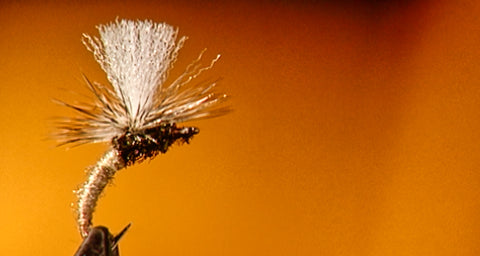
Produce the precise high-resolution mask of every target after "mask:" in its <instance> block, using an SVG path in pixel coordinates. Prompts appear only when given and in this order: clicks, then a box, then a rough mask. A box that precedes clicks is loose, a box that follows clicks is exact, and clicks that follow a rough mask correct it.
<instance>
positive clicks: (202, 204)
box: [0, 0, 480, 256]
mask: <svg viewBox="0 0 480 256" xmlns="http://www.w3.org/2000/svg"><path fill="white" fill-rule="evenodd" d="M117 17H118V18H128V19H152V20H154V21H157V22H163V21H165V22H167V23H169V24H171V25H174V26H176V27H178V28H179V35H181V36H182V35H186V36H188V37H189V39H188V41H187V42H186V44H185V46H184V48H183V49H182V50H181V52H180V56H179V60H178V62H177V63H176V64H175V68H174V70H173V71H172V72H171V79H173V78H174V77H175V76H176V75H178V74H180V73H181V72H182V71H183V69H184V67H185V66H186V65H187V64H189V63H190V62H191V61H192V60H193V59H194V58H196V57H197V55H198V53H199V52H200V51H201V50H202V49H204V48H208V51H207V53H206V56H205V60H206V62H205V63H208V60H209V59H210V58H214V57H215V56H216V54H218V53H220V54H222V58H221V60H220V61H219V62H218V63H217V64H216V65H215V67H214V69H212V70H211V71H209V72H207V73H205V74H204V75H203V76H202V78H203V79H208V78H218V77H220V78H222V82H221V85H220V87H219V88H220V90H221V91H224V92H226V93H228V94H229V95H231V100H230V101H229V104H230V105H231V106H232V108H233V109H234V111H233V112H232V113H230V114H228V115H226V116H223V117H220V118H216V119H210V120H202V121H198V122H195V123H192V124H189V125H195V126H198V127H199V128H200V130H201V133H200V134H199V135H197V136H196V137H195V138H194V140H193V141H192V143H191V144H190V145H185V146H177V147H173V148H172V149H171V150H170V151H169V152H168V153H167V154H165V155H160V156H158V157H157V158H155V159H153V160H152V161H146V162H144V163H142V164H139V165H135V166H133V167H129V168H127V169H124V170H121V171H120V172H118V173H117V175H116V178H115V180H114V182H113V184H112V185H111V186H109V187H108V188H107V189H106V193H105V194H104V196H103V197H102V198H101V199H100V201H99V205H98V207H97V211H96V213H95V215H94V219H93V221H94V224H96V225H106V226H107V227H109V228H110V230H111V231H112V232H113V233H117V232H119V231H120V230H121V229H122V228H123V227H124V226H125V225H126V224H128V223H130V222H131V223H132V227H131V229H130V230H129V232H128V233H127V234H126V235H125V236H124V238H123V239H122V241H121V243H120V255H125V256H128V255H480V173H479V167H480V143H479V142H480V72H479V70H480V50H479V49H480V2H478V1H473V0H472V1H446V0H443V1H265V0H261V1H238V2H236V3H229V4H226V3H222V2H221V1H205V2H203V1H104V2H101V3H97V1H71V2H58V1H46V2H43V3H41V4H40V3H37V1H11V2H8V1H2V2H1V3H0V96H1V98H0V100H1V101H0V102H1V104H2V108H0V116H1V121H0V127H1V133H0V141H1V147H0V209H1V210H0V219H1V220H2V223H1V224H0V251H1V252H2V254H3V255H73V253H74V252H75V250H76V249H77V247H78V246H79V245H80V243H81V238H80V235H79V233H78V231H77V228H76V223H75V218H74V211H73V206H72V203H74V202H75V200H76V198H75V196H74V194H73V192H72V191H73V190H74V189H76V188H77V187H78V185H79V184H81V183H82V182H83V181H84V179H85V177H86V174H85V172H84V170H85V168H86V167H87V166H89V165H92V164H94V163H95V162H96V161H97V160H98V159H99V157H100V156H101V155H102V153H103V152H104V151H105V150H106V149H107V145H105V144H97V145H84V146H80V147H76V148H72V149H67V148H66V147H56V142H55V141H54V140H52V139H51V138H49V134H51V133H52V132H54V131H55V130H54V127H53V124H52V119H53V118H54V117H58V116H71V115H72V114H73V113H72V111H70V110H68V109H66V108H64V107H61V106H59V105H56V104H55V103H53V102H52V99H54V98H55V99H61V100H64V101H67V102H72V103H74V102H76V101H80V100H84V99H85V98H83V96H82V95H89V92H88V90H87V88H86V86H85V84H84V82H83V78H82V73H84V74H85V75H86V76H87V77H89V79H90V80H93V81H98V82H101V83H103V84H106V83H107V80H106V77H105V74H104V72H103V71H102V70H101V69H100V67H99V66H98V64H97V63H96V62H95V61H94V59H93V56H92V55H91V53H90V52H88V51H87V50H86V49H85V48H84V46H83V45H82V43H81V35H82V33H89V34H93V35H97V31H96V29H95V26H96V25H98V24H104V23H108V22H111V21H114V20H115V18H117ZM202 78H200V80H201V79H202ZM170 81H171V80H170ZM71 92H76V93H77V94H74V93H71Z"/></svg>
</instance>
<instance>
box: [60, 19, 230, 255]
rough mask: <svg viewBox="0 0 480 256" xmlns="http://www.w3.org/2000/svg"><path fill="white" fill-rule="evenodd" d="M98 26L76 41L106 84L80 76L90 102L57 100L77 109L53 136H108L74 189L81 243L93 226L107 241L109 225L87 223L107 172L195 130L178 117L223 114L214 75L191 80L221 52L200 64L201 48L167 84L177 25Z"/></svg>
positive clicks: (72, 139)
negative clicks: (103, 74) (104, 147)
mask: <svg viewBox="0 0 480 256" xmlns="http://www.w3.org/2000/svg"><path fill="white" fill-rule="evenodd" d="M97 28H98V31H99V35H100V37H96V36H90V35H87V34H84V35H83V40H82V41H83V43H84V45H85V46H86V48H87V49H88V50H89V51H91V52H92V53H93V56H94V58H95V60H96V61H97V62H98V63H99V64H100V67H101V68H102V69H103V70H104V71H105V72H106V75H107V79H108V81H109V82H110V85H102V84H99V83H96V82H91V81H90V80H89V79H88V78H87V77H86V76H84V78H85V81H86V83H87V85H88V88H89V89H90V91H91V92H92V93H93V95H94V97H93V101H92V102H91V103H83V104H69V103H66V102H60V103H61V104H63V105H64V106H67V107H69V108H71V109H73V110H74V111H75V112H76V113H77V116H76V117H72V118H65V119H62V120H61V121H59V122H58V128H59V131H58V133H57V139H58V140H59V142H60V144H67V145H72V146H76V145H81V144H86V143H98V142H108V143H109V149H108V150H107V151H106V152H105V154H104V155H103V156H102V157H101V158H100V160H99V161H98V162H97V163H96V164H94V165H93V166H91V167H88V173H89V174H88V177H87V179H86V181H85V182H84V183H83V184H82V185H81V187H80V188H79V189H78V190H77V191H76V194H77V197H78V202H77V209H76V211H77V224H78V228H79V231H80V234H81V236H82V237H83V238H84V242H86V241H87V240H88V239H87V238H89V237H91V234H92V232H93V231H95V232H96V233H98V232H100V231H101V232H103V233H102V234H103V237H104V239H103V240H102V239H100V240H101V241H103V242H105V241H110V242H109V243H113V242H111V240H109V239H111V238H108V237H110V236H109V235H110V233H108V231H105V230H103V229H98V228H92V217H93V212H94V210H95V207H96V204H97V201H98V198H99V196H100V195H101V193H102V191H103V190H104V188H105V187H106V185H108V183H109V182H110V181H111V179H112V178H113V176H114V174H115V173H116V172H117V171H119V170H121V169H123V168H125V167H128V166H131V165H133V164H135V163H139V162H142V161H143V160H145V159H150V158H153V157H155V156H157V155H158V154H160V153H166V152H167V150H168V149H169V148H170V146H171V145H172V144H174V143H175V142H179V143H189V142H190V140H191V139H192V137H193V136H194V135H196V134H198V133H199V129H198V128H196V127H182V126H179V125H178V124H179V123H182V122H186V121H192V120H198V119H204V118H211V117H216V116H219V115H223V114H225V113H226V112H228V109H227V108H226V107H224V106H223V104H220V103H222V102H224V101H225V99H226V95H225V94H222V93H217V92H216V90H215V86H216V84H217V81H206V82H197V83H196V82H193V80H194V79H195V78H197V77H198V76H199V75H200V74H201V73H202V72H203V71H206V70H208V69H210V68H212V66H213V65H214V64H215V62H217V60H218V59H219V57H220V55H217V57H216V58H214V59H213V60H212V61H211V62H210V64H207V65H203V64H201V60H202V55H203V53H204V52H205V50H204V51H202V52H201V53H200V55H199V56H198V58H197V59H195V60H194V61H193V62H192V63H191V64H190V65H188V66H187V67H186V69H185V71H184V72H183V73H182V74H181V75H179V76H178V77H177V78H176V79H174V80H173V81H172V82H170V83H168V84H167V83H166V80H167V77H168V73H169V70H170V69H171V68H172V64H173V63H174V62H175V61H176V60H177V55H178V52H179V50H180V49H181V48H182V46H183V44H184V42H185V40H186V37H180V38H179V39H177V34H178V30H177V29H176V28H174V27H172V26H170V25H168V24H165V23H154V22H152V21H149V20H145V21H131V20H116V21H115V22H112V23H109V24H106V25H99V26H98V27H97ZM107 234H109V235H107ZM106 238H108V239H106ZM100 240H95V241H100ZM89 241H91V240H89ZM115 244H116V242H115ZM117 254H118V253H117ZM93 255H103V254H93Z"/></svg>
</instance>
